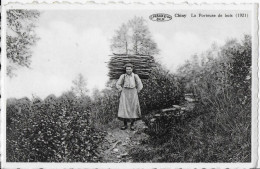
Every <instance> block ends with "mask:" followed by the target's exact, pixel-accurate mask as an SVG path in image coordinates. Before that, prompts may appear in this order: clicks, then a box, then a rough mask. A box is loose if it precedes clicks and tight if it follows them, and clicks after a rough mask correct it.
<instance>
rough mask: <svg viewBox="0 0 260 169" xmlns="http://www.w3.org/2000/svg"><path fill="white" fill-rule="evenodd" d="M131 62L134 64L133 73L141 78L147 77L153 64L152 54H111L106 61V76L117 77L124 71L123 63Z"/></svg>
mask: <svg viewBox="0 0 260 169" xmlns="http://www.w3.org/2000/svg"><path fill="white" fill-rule="evenodd" d="M127 63H131V64H133V65H134V71H133V72H134V73H136V74H138V76H139V77H140V78H141V79H148V78H149V76H150V73H151V71H152V68H153V67H154V66H155V62H154V58H153V56H147V55H118V54H114V55H112V56H111V58H110V61H109V62H108V68H109V72H108V76H109V78H110V79H118V78H119V77H120V75H122V74H124V73H125V67H124V65H125V64H127Z"/></svg>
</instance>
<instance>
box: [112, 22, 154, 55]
mask: <svg viewBox="0 0 260 169" xmlns="http://www.w3.org/2000/svg"><path fill="white" fill-rule="evenodd" d="M111 43H112V44H111V49H112V52H113V53H117V54H137V55H155V54H158V53H159V50H158V48H157V44H156V43H155V42H154V40H153V39H152V35H151V32H150V31H149V29H148V26H147V23H146V21H145V20H144V18H142V17H134V18H133V19H131V20H129V21H128V22H127V23H123V24H122V25H121V27H120V28H119V29H118V30H116V31H115V36H114V37H113V38H112V41H111Z"/></svg>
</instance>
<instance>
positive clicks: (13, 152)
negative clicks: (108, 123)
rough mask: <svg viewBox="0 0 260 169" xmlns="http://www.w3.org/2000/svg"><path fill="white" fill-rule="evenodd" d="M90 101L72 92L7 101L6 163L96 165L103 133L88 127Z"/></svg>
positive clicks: (98, 159) (99, 158) (89, 125)
mask: <svg viewBox="0 0 260 169" xmlns="http://www.w3.org/2000/svg"><path fill="white" fill-rule="evenodd" d="M90 102H91V101H90V98H89V97H83V98H78V97H76V96H75V95H74V94H73V93H72V92H67V93H64V94H63V95H62V96H61V97H59V98H56V97H55V96H54V95H51V96H49V97H47V98H46V99H44V101H41V100H40V99H38V98H34V99H33V101H30V100H29V99H28V98H24V99H20V100H17V99H11V100H8V101H7V161H9V162H97V161H100V160H101V157H100V156H99V152H98V151H99V150H98V147H99V145H100V143H101V142H102V140H103V138H104V136H105V133H104V132H101V131H99V130H97V129H95V128H93V127H91V124H90V123H91V120H90V112H91V108H90Z"/></svg>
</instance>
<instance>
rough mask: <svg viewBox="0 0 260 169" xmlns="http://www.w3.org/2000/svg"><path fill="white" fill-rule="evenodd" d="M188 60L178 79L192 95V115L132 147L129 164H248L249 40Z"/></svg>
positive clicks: (249, 105)
mask: <svg viewBox="0 0 260 169" xmlns="http://www.w3.org/2000/svg"><path fill="white" fill-rule="evenodd" d="M192 60H193V61H188V62H186V64H185V65H183V66H182V67H180V69H179V73H178V75H179V76H181V77H182V78H183V81H184V82H185V84H186V85H185V87H186V91H189V92H193V93H194V94H195V96H196V97H198V100H199V102H198V103H196V106H195V108H194V110H193V112H192V113H193V116H191V117H190V118H188V119H185V121H184V123H175V125H174V126H173V127H172V129H171V130H169V132H168V133H166V134H164V136H161V137H151V139H150V140H148V143H144V144H142V145H140V146H137V147H135V148H133V149H132V150H131V155H132V157H133V158H134V161H135V162H149V161H152V162H250V161H251V37H250V36H247V35H246V36H245V37H244V39H243V40H242V42H240V43H239V42H237V41H236V40H232V41H228V42H227V43H226V44H225V45H224V46H222V47H219V48H215V47H214V48H212V49H210V50H209V51H207V52H206V53H204V54H202V59H201V61H200V62H199V59H198V57H195V58H194V57H193V59H192ZM167 120H168V119H167V118H166V120H165V123H169V121H167ZM147 147H150V150H148V151H147Z"/></svg>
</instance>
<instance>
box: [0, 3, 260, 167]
mask: <svg viewBox="0 0 260 169" xmlns="http://www.w3.org/2000/svg"><path fill="white" fill-rule="evenodd" d="M10 1H11V0H10ZM29 1H30V0H29ZM15 2H16V1H15ZM38 2H40V1H38ZM45 2H46V1H45ZM128 2H129V1H128ZM153 2H155V1H153ZM218 2H219V1H218ZM225 2H226V1H225ZM247 2H248V1H247ZM4 4H6V1H4ZM14 8H15V9H16V8H19V9H35V8H37V9H50V10H57V9H62V10H75V9H88V10H93V9H95V10H96V9H98V10H102V9H111V8H113V9H117V10H125V9H134V10H137V9H139V10H143V9H153V10H154V9H162V8H163V9H178V10H180V9H183V10H188V9H192V10H194V9H203V10H252V13H253V15H252V16H253V17H252V20H253V21H252V23H253V26H252V37H253V39H252V42H253V46H252V49H253V50H252V51H253V55H252V67H253V71H252V77H253V78H252V101H253V103H252V105H253V106H252V124H253V125H252V129H251V131H252V147H251V149H252V152H251V156H252V157H251V160H252V162H251V163H6V159H5V158H6V152H5V147H6V140H5V138H6V133H5V130H6V111H5V110H6V100H5V99H4V98H5V96H6V92H5V89H6V84H5V78H6V77H5V74H6V69H5V67H4V66H2V72H1V73H2V79H1V84H2V91H1V92H2V99H1V109H2V112H1V119H2V124H1V125H2V128H1V133H2V135H1V138H2V146H1V152H2V156H1V161H2V167H5V168H23V167H24V168H36V167H37V168H79V167H80V168H86V167H88V168H97V167H98V168H99V167H101V168H137V167H139V168H140V167H141V168H155V167H156V168H169V167H170V168H195V167H196V168H252V167H256V162H257V159H256V156H253V154H256V153H257V149H256V147H257V145H258V143H257V141H256V138H257V133H258V131H257V126H256V124H257V111H258V110H257V105H258V104H257V96H258V93H257V92H258V91H257V87H258V86H259V84H258V79H257V62H255V61H256V60H257V59H258V50H257V49H258V47H259V44H258V43H257V42H258V38H257V37H258V36H257V35H258V32H257V29H256V26H257V25H258V23H256V20H257V15H256V11H258V8H257V6H255V5H252V4H243V5H241V4H240V5H239V4H236V5H231V6H228V5H226V6H225V5H223V4H215V5H209V4H200V5H196V4H191V5H187V4H185V3H183V4H178V5H176V4H175V5H173V4H172V3H168V4H167V3H166V5H165V4H156V5H153V4H151V3H150V4H146V5H140V4H139V5H138V4H137V3H132V4H127V3H118V4H117V3H114V4H113V3H110V4H104V3H100V4H95V3H91V2H90V3H87V4H85V5H82V4H80V3H76V4H72V3H64V4H60V3H55V4H51V5H50V4H47V3H46V4H38V3H34V4H27V5H22V4H12V3H11V4H9V5H4V6H3V9H2V32H1V33H2V34H1V35H2V56H6V52H5V49H6V43H5V41H6V36H5V35H6V34H5V31H6V27H5V23H6V10H7V9H14ZM1 63H2V65H6V57H2V62H1Z"/></svg>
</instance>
